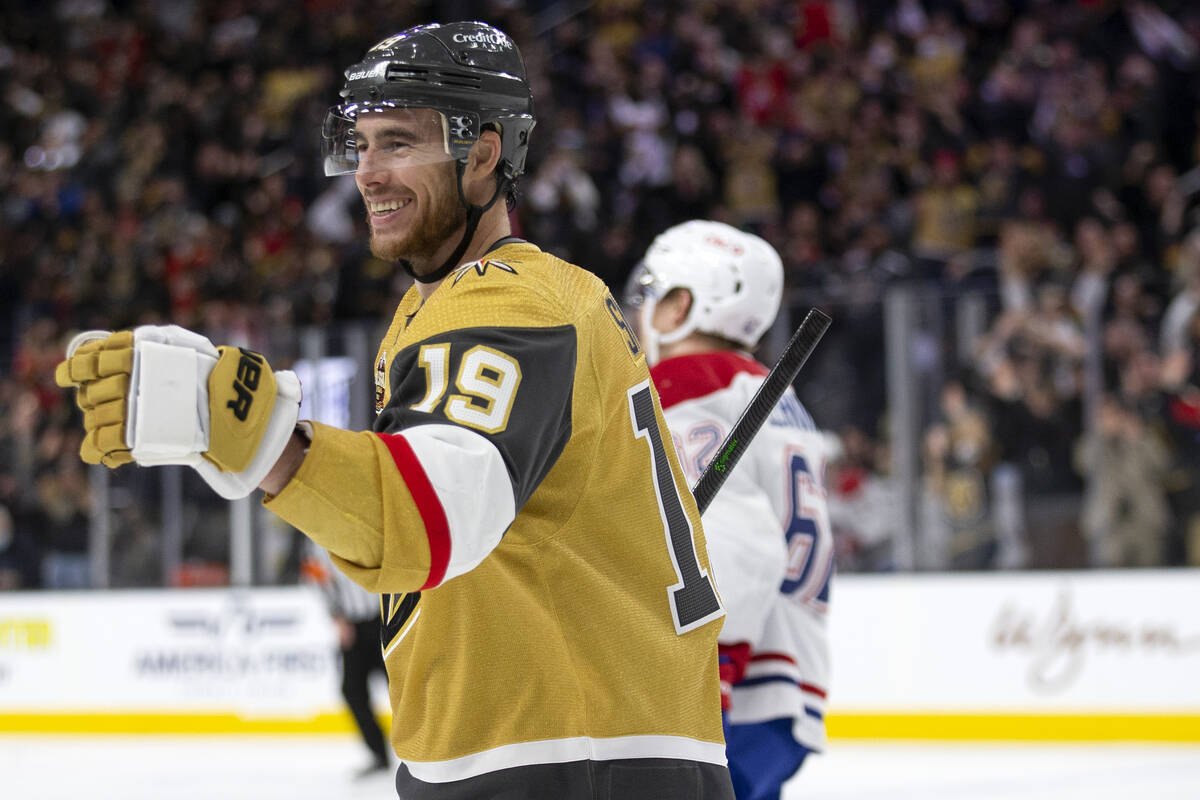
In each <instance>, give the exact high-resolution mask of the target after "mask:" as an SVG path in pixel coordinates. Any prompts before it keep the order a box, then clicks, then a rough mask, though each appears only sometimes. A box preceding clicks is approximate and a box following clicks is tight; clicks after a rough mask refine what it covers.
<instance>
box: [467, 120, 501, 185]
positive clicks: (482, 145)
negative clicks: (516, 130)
mask: <svg viewBox="0 0 1200 800" xmlns="http://www.w3.org/2000/svg"><path fill="white" fill-rule="evenodd" d="M500 155H501V142H500V134H499V133H497V132H496V131H494V130H490V129H486V128H485V129H484V130H483V132H482V133H480V134H479V138H478V139H477V140H475V144H474V145H472V146H471V152H470V153H469V154H468V156H467V171H466V175H465V178H466V180H467V183H468V185H469V186H471V187H472V188H473V187H474V186H475V185H477V184H479V183H480V182H482V181H486V182H487V186H488V189H489V191H488V196H487V197H486V198H484V199H482V200H479V199H478V198H474V197H472V198H469V199H471V200H472V201H473V202H481V203H486V202H487V200H488V199H490V198H491V192H492V191H495V183H494V181H495V177H496V166H497V165H498V164H499V163H500ZM464 188H465V187H464Z"/></svg>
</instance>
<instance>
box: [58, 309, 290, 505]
mask: <svg viewBox="0 0 1200 800" xmlns="http://www.w3.org/2000/svg"><path fill="white" fill-rule="evenodd" d="M54 377H55V381H56V382H57V383H58V385H59V386H63V387H68V386H75V387H76V388H77V389H78V393H77V395H76V402H77V403H78V404H79V407H80V408H81V409H83V427H84V430H85V431H86V436H85V437H84V440H83V445H82V446H81V447H80V449H79V455H80V457H81V458H82V459H83V460H84V461H86V462H87V463H89V464H104V465H105V466H106V467H118V466H120V465H121V464H127V463H129V462H130V461H133V462H135V463H137V464H140V465H141V466H144V467H150V466H157V465H161V464H185V465H187V466H190V467H192V468H194V469H195V470H196V471H197V472H198V473H200V476H201V477H202V478H204V480H205V481H207V482H208V485H209V486H211V487H212V488H213V489H214V490H215V491H216V493H217V494H219V495H221V496H222V497H224V498H227V499H230V500H232V499H236V498H239V497H245V496H246V495H248V494H250V493H251V492H252V491H254V489H255V488H256V487H257V486H258V484H259V483H260V482H262V480H263V478H265V477H266V475H267V473H268V472H269V471H270V470H271V467H273V466H274V465H275V462H276V461H277V460H278V458H279V456H280V454H281V453H282V452H283V449H284V447H285V445H287V442H288V439H289V438H290V437H291V435H292V430H293V428H295V425H296V418H297V416H298V414H299V410H300V381H299V379H297V378H296V375H295V373H293V372H290V371H287V370H281V371H279V372H275V371H273V370H272V369H271V367H270V365H269V364H267V361H266V359H265V358H263V357H262V356H261V355H259V354H258V353H253V352H251V351H249V350H241V349H239V348H236V347H214V346H213V344H212V342H210V341H209V340H208V339H206V338H205V337H203V336H201V335H200V334H198V333H193V332H192V331H189V330H186V329H184V328H180V327H179V326H177V325H143V326H142V327H140V328H137V329H135V330H132V331H118V332H117V333H111V334H110V333H109V332H108V331H88V332H86V333H81V334H79V335H78V336H76V337H75V338H74V339H72V340H71V343H70V344H69V345H68V347H67V358H66V360H65V361H63V362H61V363H60V364H59V365H58V368H57V369H56V370H55V373H54Z"/></svg>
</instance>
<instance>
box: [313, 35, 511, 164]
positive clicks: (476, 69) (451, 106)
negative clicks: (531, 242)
mask: <svg viewBox="0 0 1200 800" xmlns="http://www.w3.org/2000/svg"><path fill="white" fill-rule="evenodd" d="M341 98H342V102H341V103H340V104H338V105H336V106H334V107H333V108H331V109H329V113H328V114H327V115H326V117H325V124H324V126H323V128H322V138H323V140H324V148H323V151H324V163H325V174H326V175H343V174H347V173H352V172H354V171H355V170H356V169H357V166H358V155H357V152H356V147H355V141H354V126H355V121H356V120H357V119H358V117H359V115H360V114H364V113H372V112H378V111H386V110H387V109H394V108H431V109H433V110H435V111H437V112H439V113H440V114H441V115H442V118H443V122H444V126H443V129H444V130H445V131H446V153H447V155H448V156H449V157H450V158H452V159H453V160H455V161H458V162H461V163H465V161H466V158H467V154H468V153H469V152H470V150H471V146H472V145H473V144H475V142H476V140H477V139H478V138H479V135H480V132H481V131H482V130H483V128H484V126H489V125H490V126H492V127H493V128H494V129H495V130H496V131H497V132H498V133H499V134H500V139H501V169H502V170H503V173H504V177H505V178H506V179H507V180H508V181H511V180H512V179H514V178H516V177H517V176H519V175H521V174H522V173H523V172H524V171H525V156H526V153H527V152H528V150H529V133H530V131H531V130H533V125H534V116H533V95H532V93H531V92H530V90H529V81H528V80H527V78H526V75H525V62H524V61H523V60H522V58H521V53H520V51H519V50H518V49H517V46H516V44H515V43H514V42H513V40H512V39H510V38H509V37H508V35H507V34H505V33H504V32H503V31H501V30H499V29H497V28H494V27H492V26H491V25H488V24H486V23H483V22H452V23H449V24H446V25H436V24H434V25H419V26H417V27H415V28H409V29H408V30H406V31H402V32H400V33H397V34H396V35H394V36H389V37H388V38H386V39H384V40H383V41H381V42H379V43H378V44H376V45H375V46H374V47H372V48H371V49H370V50H368V51H367V54H366V55H365V56H364V57H363V60H362V61H360V62H359V63H357V64H354V65H353V66H351V67H350V68H349V69H347V70H346V83H345V85H344V87H343V88H342V91H341Z"/></svg>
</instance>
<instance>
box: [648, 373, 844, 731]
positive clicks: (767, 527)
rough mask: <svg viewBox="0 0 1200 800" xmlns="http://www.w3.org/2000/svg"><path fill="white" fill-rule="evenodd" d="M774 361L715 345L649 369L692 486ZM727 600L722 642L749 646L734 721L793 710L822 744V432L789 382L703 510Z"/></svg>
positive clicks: (828, 548)
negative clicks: (767, 365)
mask: <svg viewBox="0 0 1200 800" xmlns="http://www.w3.org/2000/svg"><path fill="white" fill-rule="evenodd" d="M766 374H767V369H766V368H765V367H763V365H761V364H759V363H758V362H757V361H755V360H754V359H752V358H751V357H750V356H748V355H746V354H744V353H738V352H732V351H717V352H710V353H702V354H698V355H688V356H679V357H676V358H670V359H667V360H665V361H663V362H661V363H659V364H658V365H656V366H655V367H654V368H653V370H652V371H651V375H652V376H653V378H654V382H655V386H656V388H657V389H658V393H659V397H660V399H661V401H662V406H663V410H664V412H665V415H666V419H667V426H668V427H669V428H670V430H671V435H672V438H673V439H674V440H675V448H676V450H677V451H678V453H679V456H680V460H681V461H682V462H683V468H684V470H685V472H686V473H687V476H688V481H689V483H690V484H691V485H695V481H696V480H698V479H699V477H700V474H701V473H702V472H703V470H704V468H705V466H707V464H708V462H709V461H711V460H712V458H713V456H714V455H715V454H716V452H717V448H718V447H719V445H720V444H721V442H723V441H724V439H725V437H726V435H727V434H728V433H729V431H730V429H731V428H732V427H733V425H734V423H736V422H737V420H738V418H739V417H740V416H741V413H742V411H743V410H744V409H745V408H746V405H747V404H748V403H749V402H750V398H751V397H753V395H754V392H755V391H756V390H757V389H758V387H759V386H760V385H761V384H762V382H763V380H764V378H765V376H766ZM703 523H704V531H705V536H706V540H707V542H708V552H709V559H710V561H711V563H712V568H713V572H714V576H715V578H716V581H717V588H718V590H719V591H720V593H721V598H722V600H723V601H724V604H725V609H726V618H725V626H724V628H723V629H722V631H721V635H720V642H721V644H722V645H735V644H739V643H748V644H749V645H750V656H749V662H748V663H747V665H746V670H745V673H744V674H743V676H742V678H741V679H740V680H738V681H737V682H736V683H735V684H734V685H733V692H732V708H731V709H730V711H729V720H730V722H731V723H732V724H747V723H753V722H762V721H765V720H768V719H775V718H779V717H781V716H791V717H794V718H795V720H796V724H795V733H796V738H797V740H798V741H800V742H801V743H802V744H804V745H805V746H807V747H808V748H810V749H812V750H822V749H824V744H825V724H824V715H825V698H826V691H827V687H828V679H829V652H828V640H827V632H826V612H827V608H828V603H829V592H830V582H831V579H832V576H833V571H834V552H833V536H832V533H831V531H830V527H829V513H828V511H827V509H826V496H825V451H824V445H823V437H822V436H821V434H820V432H819V431H818V430H817V429H816V426H815V425H814V424H813V421H812V419H811V418H810V417H809V415H808V412H807V411H805V409H804V407H803V406H802V405H801V404H800V401H799V400H798V399H797V398H796V396H795V393H794V392H793V391H792V390H791V389H788V391H787V394H786V395H785V396H784V398H783V400H781V401H780V403H779V404H778V405H777V406H776V408H775V410H774V412H773V413H772V414H771V417H770V418H769V420H768V421H767V422H766V424H764V425H763V427H762V428H761V429H760V430H759V432H758V434H757V436H756V437H755V438H754V440H753V442H752V443H751V445H750V447H749V448H748V449H747V451H746V453H745V454H744V455H743V456H742V459H741V460H740V461H739V462H738V464H737V466H736V467H735V468H734V470H733V471H732V472H731V473H730V476H729V478H728V480H727V481H726V483H725V485H724V486H723V487H722V488H721V491H720V492H718V493H717V496H716V498H715V499H714V500H713V502H712V505H710V506H709V508H708V510H707V511H706V512H705V513H704V517H703Z"/></svg>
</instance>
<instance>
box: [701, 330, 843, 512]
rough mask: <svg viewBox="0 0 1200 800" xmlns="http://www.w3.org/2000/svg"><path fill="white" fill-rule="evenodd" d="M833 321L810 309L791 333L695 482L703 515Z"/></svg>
mask: <svg viewBox="0 0 1200 800" xmlns="http://www.w3.org/2000/svg"><path fill="white" fill-rule="evenodd" d="M831 322H833V320H832V319H830V318H829V315H828V314H826V313H825V312H823V311H819V310H817V309H815V308H813V309H809V312H808V314H807V315H806V316H805V317H804V321H803V322H801V323H800V327H799V328H797V329H796V332H795V333H793V334H792V338H791V339H789V340H788V343H787V345H786V346H785V347H784V348H783V352H782V353H781V354H780V355H779V360H778V361H776V362H775V366H773V367H771V371H770V372H769V373H767V378H766V380H764V381H763V383H762V386H760V387H758V391H757V392H755V393H754V397H752V398H750V404H749V405H747V406H746V410H745V411H743V412H742V416H741V417H740V418H738V421H737V423H736V424H735V425H734V426H733V430H731V431H730V432H729V435H728V436H726V437H725V441H723V442H721V446H720V448H718V450H717V455H716V456H715V457H713V460H712V461H710V462H709V464H708V467H707V468H705V470H704V474H703V475H701V476H700V480H698V481H696V485H695V486H693V487H692V494H693V495H695V497H696V505H697V506H699V507H700V513H701V514H703V513H704V510H705V509H706V508H708V504H709V503H711V502H712V499H713V498H714V497H716V495H717V492H718V491H719V490H720V488H721V485H722V484H724V483H725V479H726V478H728V477H729V473H730V472H731V471H732V470H733V467H734V465H735V464H737V462H738V459H740V458H741V457H742V455H743V454H744V453H745V452H746V448H747V447H748V446H749V445H750V442H751V440H753V439H754V435H755V434H756V433H758V429H759V428H761V427H762V424H763V423H764V422H766V420H767V417H768V416H769V415H770V413H771V411H773V410H774V409H775V404H776V403H778V402H779V399H780V398H781V397H783V393H784V392H786V391H787V388H788V387H789V386H791V385H792V381H794V380H795V379H796V375H797V374H798V373H799V372H800V368H801V367H803V366H804V362H805V361H808V357H809V356H810V355H812V351H813V350H815V349H816V347H817V342H819V341H821V337H822V336H824V335H825V331H826V329H827V328H828V327H829V324H830V323H831Z"/></svg>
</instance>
